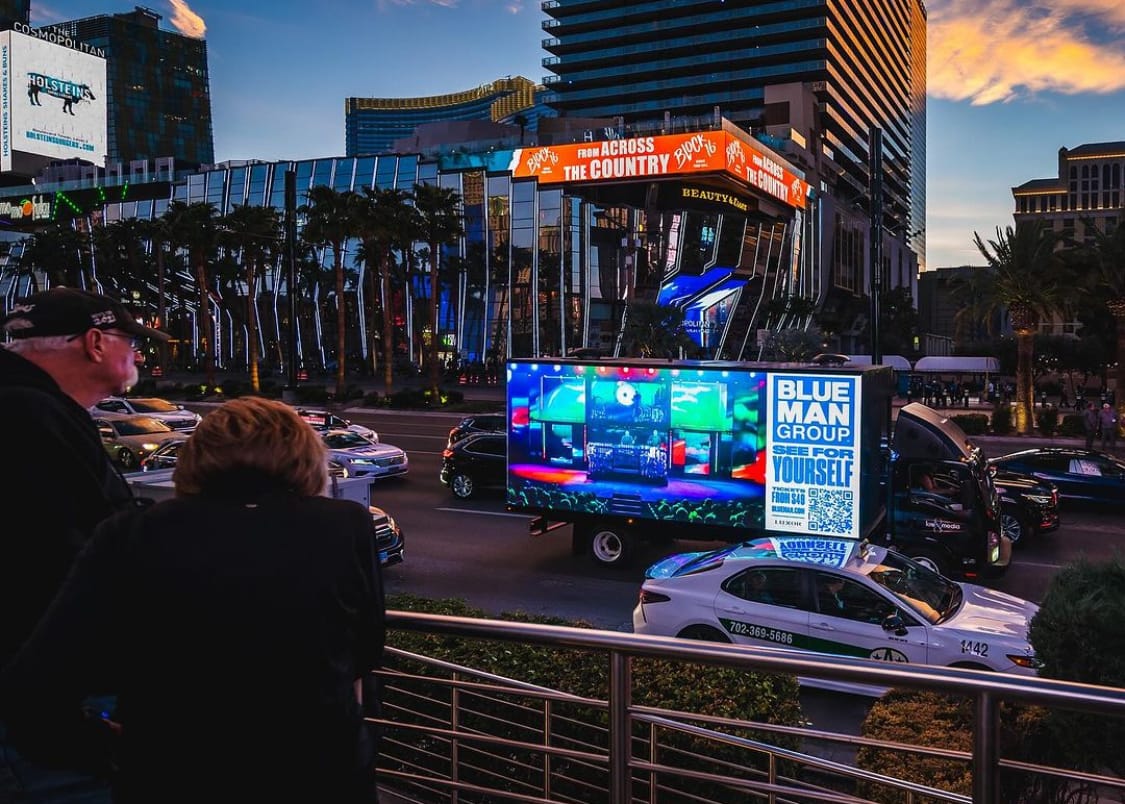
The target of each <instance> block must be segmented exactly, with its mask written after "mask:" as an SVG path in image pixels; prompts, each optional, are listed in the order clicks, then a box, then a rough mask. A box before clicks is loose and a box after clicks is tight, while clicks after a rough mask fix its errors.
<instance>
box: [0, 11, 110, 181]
mask: <svg viewBox="0 0 1125 804" xmlns="http://www.w3.org/2000/svg"><path fill="white" fill-rule="evenodd" d="M0 78H2V89H0V172H8V171H13V170H14V171H16V172H35V171H37V170H38V168H39V167H42V166H43V165H44V164H46V162H48V161H50V160H52V159H75V158H77V159H84V160H86V161H88V162H91V163H93V164H98V165H100V164H103V163H104V162H105V158H106V153H107V151H106V109H107V107H106V62H105V59H104V58H103V57H101V56H98V55H95V54H93V53H85V52H82V51H80V50H75V49H73V48H70V47H66V46H64V45H59V44H55V43H53V42H49V41H46V40H44V39H40V38H36V37H34V36H27V35H25V34H22V33H18V32H16V31H3V32H0Z"/></svg>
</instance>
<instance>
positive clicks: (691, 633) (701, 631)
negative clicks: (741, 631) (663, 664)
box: [676, 625, 730, 642]
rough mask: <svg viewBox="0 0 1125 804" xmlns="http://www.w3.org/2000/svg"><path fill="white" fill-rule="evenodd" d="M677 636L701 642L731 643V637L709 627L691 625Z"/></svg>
mask: <svg viewBox="0 0 1125 804" xmlns="http://www.w3.org/2000/svg"><path fill="white" fill-rule="evenodd" d="M676 636H678V637H679V638H680V639H698V640H700V641H701V642H730V637H728V636H727V635H726V634H724V633H723V632H722V631H720V630H719V629H718V628H712V627H711V626H709V625H689V626H688V627H687V628H685V629H684V630H683V631H680V633H678V634H676Z"/></svg>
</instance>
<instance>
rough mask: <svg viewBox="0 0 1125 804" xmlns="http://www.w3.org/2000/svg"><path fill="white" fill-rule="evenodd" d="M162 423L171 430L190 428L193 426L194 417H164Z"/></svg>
mask: <svg viewBox="0 0 1125 804" xmlns="http://www.w3.org/2000/svg"><path fill="white" fill-rule="evenodd" d="M164 423H165V424H166V425H168V426H169V427H171V428H172V429H173V430H190V429H191V428H193V427H195V419H165V420H164Z"/></svg>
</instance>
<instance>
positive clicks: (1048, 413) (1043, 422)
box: [1035, 408, 1059, 438]
mask: <svg viewBox="0 0 1125 804" xmlns="http://www.w3.org/2000/svg"><path fill="white" fill-rule="evenodd" d="M1035 425H1036V426H1037V427H1038V428H1039V433H1040V434H1041V435H1045V436H1047V437H1048V438H1050V437H1051V436H1053V435H1054V434H1055V432H1056V431H1057V430H1058V429H1059V410H1058V408H1040V409H1039V412H1038V413H1037V414H1036V416H1035Z"/></svg>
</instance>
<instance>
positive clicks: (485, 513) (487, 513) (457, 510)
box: [435, 508, 531, 519]
mask: <svg viewBox="0 0 1125 804" xmlns="http://www.w3.org/2000/svg"><path fill="white" fill-rule="evenodd" d="M435 510H437V511H451V512H452V513H455V514H480V515H481V516H511V517H516V518H517V519H531V517H529V516H528V515H527V514H506V513H503V512H501V511H477V510H474V509H472V508H437V509H435Z"/></svg>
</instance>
